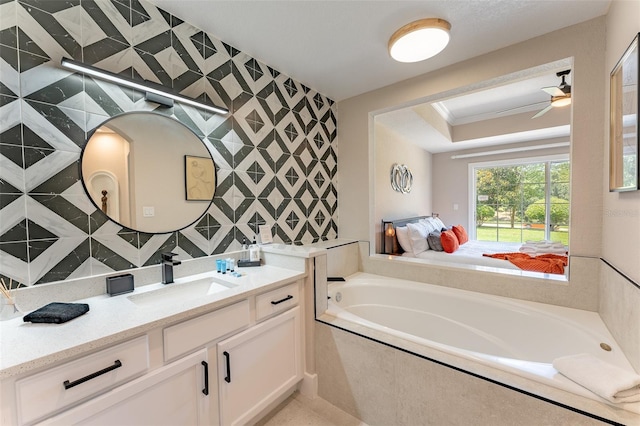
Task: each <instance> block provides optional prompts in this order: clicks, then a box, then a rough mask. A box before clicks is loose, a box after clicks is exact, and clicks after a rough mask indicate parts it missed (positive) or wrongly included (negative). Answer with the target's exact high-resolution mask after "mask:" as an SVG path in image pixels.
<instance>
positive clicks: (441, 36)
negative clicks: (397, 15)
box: [389, 18, 451, 62]
mask: <svg viewBox="0 0 640 426" xmlns="http://www.w3.org/2000/svg"><path fill="white" fill-rule="evenodd" d="M450 29H451V24H450V23H449V22H447V21H445V20H444V19H439V18H427V19H419V20H417V21H413V22H410V23H408V24H407V25H405V26H403V27H401V28H400V29H399V30H398V31H396V32H395V33H393V35H392V36H391V38H390V39H389V55H391V57H392V58H393V59H395V60H396V61H398V62H418V61H423V60H425V59H428V58H431V57H432V56H435V55H437V54H438V53H440V52H442V50H443V49H444V48H445V47H447V44H449V30H450Z"/></svg>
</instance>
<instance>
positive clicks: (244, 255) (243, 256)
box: [240, 237, 249, 261]
mask: <svg viewBox="0 0 640 426" xmlns="http://www.w3.org/2000/svg"><path fill="white" fill-rule="evenodd" d="M240 260H244V261H246V260H249V245H247V239H246V238H245V237H242V253H241V254H240Z"/></svg>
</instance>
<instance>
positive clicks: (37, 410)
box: [16, 336, 149, 424]
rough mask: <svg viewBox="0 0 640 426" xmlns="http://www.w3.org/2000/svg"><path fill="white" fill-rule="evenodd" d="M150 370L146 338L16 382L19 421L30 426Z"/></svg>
mask: <svg viewBox="0 0 640 426" xmlns="http://www.w3.org/2000/svg"><path fill="white" fill-rule="evenodd" d="M148 368H149V344H148V342H147V336H142V337H138V338H137V339H134V340H130V341H129V342H126V343H122V344H119V345H117V346H114V347H111V348H109V349H105V350H102V351H100V352H97V353H95V354H92V355H88V356H85V357H83V358H80V359H77V360H75V361H72V362H69V363H66V364H63V365H61V366H59V367H55V368H52V369H50V370H47V371H44V372H42V373H39V374H35V375H33V376H30V377H27V378H25V379H22V380H19V381H17V382H16V400H17V406H18V421H19V423H20V424H29V423H32V422H33V421H35V420H38V419H40V418H42V417H43V416H46V415H48V414H51V413H54V412H56V411H59V410H60V409H62V408H64V407H67V406H69V405H71V404H74V403H76V402H78V401H80V400H83V399H87V398H89V397H91V396H94V395H97V394H99V393H101V392H104V391H106V390H108V389H111V388H113V387H115V386H117V385H119V384H122V383H124V382H126V381H128V380H130V379H133V378H134V377H136V376H139V375H141V374H142V373H144V372H146V371H147V369H148Z"/></svg>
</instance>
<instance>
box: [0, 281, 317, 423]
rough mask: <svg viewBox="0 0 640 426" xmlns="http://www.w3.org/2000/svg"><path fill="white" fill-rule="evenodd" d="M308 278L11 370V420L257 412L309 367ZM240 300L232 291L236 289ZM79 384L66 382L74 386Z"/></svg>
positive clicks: (132, 419) (174, 419)
mask: <svg viewBox="0 0 640 426" xmlns="http://www.w3.org/2000/svg"><path fill="white" fill-rule="evenodd" d="M302 285H303V281H302V280H300V279H297V280H294V281H292V280H289V281H288V282H283V283H282V285H280V286H277V287H275V288H273V286H269V287H270V289H269V290H267V291H263V292H262V293H260V292H259V291H258V292H254V291H252V292H251V293H248V294H247V296H246V297H245V298H240V299H239V300H238V298H235V300H234V301H233V302H232V303H230V304H227V305H226V306H225V305H220V304H218V305H217V307H216V308H213V309H211V310H209V311H206V310H204V311H203V313H201V314H200V315H198V316H195V317H189V318H186V319H185V320H183V321H178V322H170V323H168V324H166V325H163V326H162V327H157V328H149V329H147V330H146V334H144V335H142V336H139V337H136V338H133V339H131V340H129V341H126V342H124V343H118V344H117V345H114V346H111V347H109V348H107V349H103V350H101V351H98V352H95V353H93V354H89V355H86V356H83V357H80V358H77V359H75V360H73V361H71V362H67V363H63V364H61V365H59V366H54V367H53V368H50V369H47V370H44V371H41V372H38V373H36V374H31V375H25V377H16V378H15V379H9V380H3V382H2V383H0V384H2V390H10V391H15V392H14V393H15V398H13V397H12V398H10V399H11V400H10V401H5V402H2V403H1V404H0V407H2V409H3V410H4V409H7V411H8V412H9V414H8V415H2V416H0V419H6V420H7V421H8V422H9V423H8V424H9V425H13V424H14V423H15V424H17V425H25V426H31V425H35V424H37V425H109V426H113V425H127V426H128V425H131V426H135V425H190V426H191V425H210V424H213V425H215V424H218V423H219V424H221V425H223V426H227V425H233V424H244V423H247V422H249V421H253V420H256V416H257V415H260V414H262V413H263V412H264V411H265V409H268V408H270V407H271V405H273V404H274V403H277V402H278V399H279V398H281V397H283V396H284V395H285V394H286V392H288V391H291V390H293V388H294V387H295V386H296V385H297V384H298V383H299V382H300V380H301V379H302V377H303V362H304V361H303V349H302V348H303V345H302V342H303V335H302V326H301V323H302V318H301V316H302V315H301V312H302V308H301V307H300V306H299V304H300V298H301V294H303V292H302ZM229 300H231V299H229ZM68 384H70V385H71V386H69V387H68V388H67V389H65V387H66V386H67V385H68Z"/></svg>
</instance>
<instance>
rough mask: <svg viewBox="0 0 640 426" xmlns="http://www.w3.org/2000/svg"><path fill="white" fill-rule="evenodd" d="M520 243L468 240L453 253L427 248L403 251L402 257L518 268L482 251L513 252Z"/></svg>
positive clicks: (490, 252)
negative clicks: (416, 251) (415, 253)
mask: <svg viewBox="0 0 640 426" xmlns="http://www.w3.org/2000/svg"><path fill="white" fill-rule="evenodd" d="M521 245H522V243H502V242H495V241H475V240H469V241H468V242H466V243H465V244H462V245H461V246H460V248H459V249H458V250H456V251H455V252H453V253H446V252H443V251H435V250H427V251H423V252H422V253H419V254H418V255H416V256H414V255H413V253H408V252H405V253H403V254H402V256H404V257H415V258H418V259H429V260H435V261H438V262H453V263H462V264H466V265H478V266H490V267H493V268H506V269H517V270H520V268H518V267H517V266H515V265H514V264H513V263H511V262H509V261H508V260H501V259H493V258H491V257H485V256H483V254H484V253H487V254H494V253H515V252H518V250H519V248H520V246H521Z"/></svg>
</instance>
